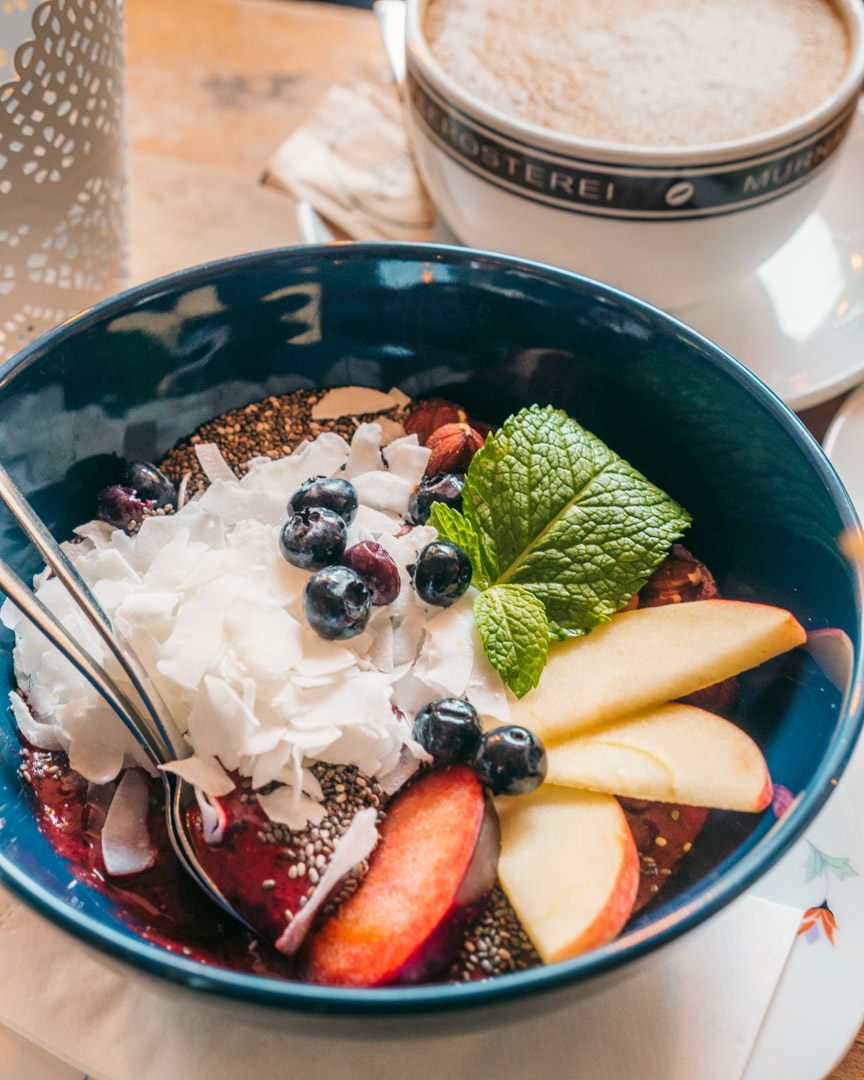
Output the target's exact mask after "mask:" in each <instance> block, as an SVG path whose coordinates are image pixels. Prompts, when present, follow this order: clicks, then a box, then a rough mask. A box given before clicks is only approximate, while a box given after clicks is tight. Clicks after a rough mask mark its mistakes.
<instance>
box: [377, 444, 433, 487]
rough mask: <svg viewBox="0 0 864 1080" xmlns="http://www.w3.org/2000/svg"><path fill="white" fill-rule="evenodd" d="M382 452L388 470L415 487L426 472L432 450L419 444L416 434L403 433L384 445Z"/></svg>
mask: <svg viewBox="0 0 864 1080" xmlns="http://www.w3.org/2000/svg"><path fill="white" fill-rule="evenodd" d="M383 454H384V460H385V461H386V462H387V467H388V469H389V470H390V472H391V473H395V475H396V476H400V477H401V478H402V479H403V480H405V481H407V482H408V484H410V486H411V487H412V488H415V487H417V485H418V484H419V483H420V481H421V480H422V479H423V477H424V475H425V474H426V466H427V465H428V464H429V458H430V457H431V456H432V451H431V450H429V449H428V448H427V447H425V446H421V445H420V441H419V440H418V438H417V436H416V435H405V436H403V438H401V439H396V440H394V441H393V442H391V443H390V445H389V446H387V447H385V449H384V451H383Z"/></svg>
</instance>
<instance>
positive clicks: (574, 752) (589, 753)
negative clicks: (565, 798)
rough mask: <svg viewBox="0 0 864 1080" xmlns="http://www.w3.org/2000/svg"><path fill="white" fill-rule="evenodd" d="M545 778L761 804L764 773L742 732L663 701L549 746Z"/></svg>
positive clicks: (751, 807)
mask: <svg viewBox="0 0 864 1080" xmlns="http://www.w3.org/2000/svg"><path fill="white" fill-rule="evenodd" d="M548 761H549V771H548V773H547V780H548V782H549V783H552V784H566V785H568V786H572V787H579V788H588V789H590V790H591V791H604V792H606V793H607V794H609V795H624V796H629V797H630V798H633V799H651V800H655V801H658V802H673V803H687V804H688V805H691V806H707V807H711V808H713V809H717V810H747V811H753V812H758V811H760V810H764V809H765V807H766V806H768V804H769V803H770V802H771V779H770V777H769V775H768V766H767V765H766V764H765V758H764V757H763V756H762V751H761V750H760V749H759V747H758V746H757V745H756V743H754V742H753V740H752V739H751V738H750V736H749V735H747V734H745V732H743V731H741V729H740V728H737V727H735V725H734V724H730V723H729V721H728V720H723V719H722V718H721V717H719V716H715V715H714V714H713V713H709V712H705V711H704V710H703V709H696V708H693V706H692V705H679V704H670V705H662V706H660V707H659V708H656V709H649V710H647V711H646V712H642V713H637V714H636V715H635V716H628V717H625V718H624V719H622V720H612V721H610V722H609V723H607V724H600V725H598V726H597V727H593V728H591V729H590V730H588V731H585V732H583V733H582V734H581V735H575V736H573V737H572V738H570V739H566V740H565V741H564V742H560V743H557V744H556V745H555V746H552V747H550V748H549V750H548Z"/></svg>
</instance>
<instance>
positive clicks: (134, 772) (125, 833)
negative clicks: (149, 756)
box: [102, 769, 156, 877]
mask: <svg viewBox="0 0 864 1080" xmlns="http://www.w3.org/2000/svg"><path fill="white" fill-rule="evenodd" d="M149 802H150V793H149V791H148V788H147V782H146V780H145V779H144V777H143V776H142V774H141V772H140V771H139V770H138V769H127V770H126V772H125V773H124V774H123V779H122V780H121V781H120V783H119V784H118V785H117V790H116V791H115V792H114V798H113V799H112V800H111V806H110V808H109V810H108V815H107V817H106V818H105V826H104V828H103V829H102V858H103V861H104V863H105V871H106V873H108V874H110V875H111V876H112V877H123V876H125V875H126V874H138V873H140V872H141V871H142V870H147V869H148V868H149V867H151V866H152V865H153V863H154V862H155V861H156V853H155V851H154V850H153V847H152V845H151V843H150V837H149V836H148V834H147V809H148V805H149Z"/></svg>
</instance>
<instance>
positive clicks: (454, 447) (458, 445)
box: [426, 423, 483, 476]
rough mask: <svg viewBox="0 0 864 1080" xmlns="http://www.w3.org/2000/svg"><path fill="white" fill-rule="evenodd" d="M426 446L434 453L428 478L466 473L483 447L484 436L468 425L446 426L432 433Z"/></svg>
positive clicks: (430, 461) (429, 466) (427, 469)
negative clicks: (441, 474)
mask: <svg viewBox="0 0 864 1080" xmlns="http://www.w3.org/2000/svg"><path fill="white" fill-rule="evenodd" d="M426 445H427V446H428V447H429V449H430V450H431V451H432V456H431V457H430V458H429V464H428V465H427V466H426V474H427V476H437V475H438V474H439V473H464V472H466V471H467V469H468V466H469V465H470V464H471V458H473V457H474V455H475V454H476V453H477V451H478V450H479V449H480V447H481V446H482V445H483V436H482V435H479V434H478V433H477V432H476V431H475V430H474V428H472V427H470V426H469V425H468V424H464V423H462V424H444V426H443V427H439V428H438V429H437V430H436V431H433V432H432V434H431V435H430V436H429V438H428V439H427V441H426Z"/></svg>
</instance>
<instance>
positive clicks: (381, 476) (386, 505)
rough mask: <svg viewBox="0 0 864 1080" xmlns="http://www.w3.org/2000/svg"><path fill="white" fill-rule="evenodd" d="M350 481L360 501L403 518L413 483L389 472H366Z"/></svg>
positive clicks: (406, 510)
mask: <svg viewBox="0 0 864 1080" xmlns="http://www.w3.org/2000/svg"><path fill="white" fill-rule="evenodd" d="M351 483H352V484H353V485H354V487H355V488H356V490H357V495H358V497H359V499H360V501H361V502H363V503H365V504H366V505H367V506H371V507H372V509H373V510H383V511H384V512H385V513H388V514H396V515H397V516H398V517H401V518H404V517H405V516H406V515H407V514H408V500H409V499H410V497H411V491H412V488H413V487H414V485H412V484H409V483H408V481H407V480H403V478H402V477H401V476H397V475H396V474H395V473H390V472H366V473H361V474H360V475H359V476H355V477H354V478H353V480H352V481H351Z"/></svg>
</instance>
